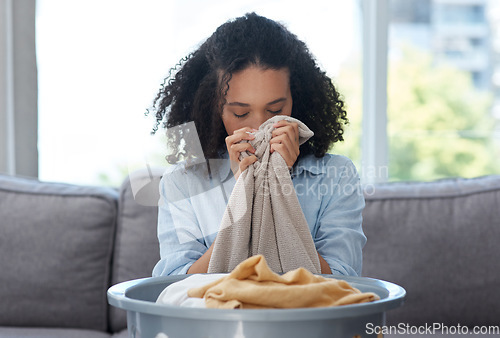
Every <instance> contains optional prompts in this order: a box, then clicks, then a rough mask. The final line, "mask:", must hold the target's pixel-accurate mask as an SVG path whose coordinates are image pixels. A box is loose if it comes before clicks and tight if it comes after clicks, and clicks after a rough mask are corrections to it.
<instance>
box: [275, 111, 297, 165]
mask: <svg viewBox="0 0 500 338" xmlns="http://www.w3.org/2000/svg"><path fill="white" fill-rule="evenodd" d="M273 127H275V128H276V129H275V130H273V134H272V135H273V137H272V138H271V141H270V142H269V143H270V144H271V153H273V152H275V151H277V152H278V153H279V154H281V156H282V157H283V159H284V160H285V162H286V164H287V166H288V169H291V168H292V167H293V164H294V163H295V161H297V158H298V157H299V154H300V151H299V125H298V124H297V123H295V122H288V121H285V120H281V121H278V122H276V123H275V124H274V125H273Z"/></svg>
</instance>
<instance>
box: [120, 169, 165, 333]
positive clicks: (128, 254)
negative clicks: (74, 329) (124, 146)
mask: <svg viewBox="0 0 500 338" xmlns="http://www.w3.org/2000/svg"><path fill="white" fill-rule="evenodd" d="M160 178H161V172H159V173H156V175H154V176H153V177H151V176H150V172H149V171H137V172H134V173H132V174H131V175H130V176H129V178H128V179H126V180H125V181H124V182H123V184H122V186H121V188H120V200H119V206H118V228H117V231H116V243H115V249H114V259H113V270H112V284H113V285H114V284H117V283H120V282H123V281H127V280H132V279H137V278H142V277H151V273H152V271H153V267H154V266H155V264H156V263H157V262H158V260H159V259H160V249H159V244H158V238H157V235H156V233H157V230H156V229H157V222H158V199H159V196H160V195H159V179H160ZM110 311H111V317H110V318H111V330H112V331H113V332H117V331H120V330H122V329H124V328H125V327H126V325H127V317H126V312H125V311H124V310H121V309H118V308H116V307H111V310H110Z"/></svg>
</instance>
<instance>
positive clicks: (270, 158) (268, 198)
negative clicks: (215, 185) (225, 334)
mask: <svg viewBox="0 0 500 338" xmlns="http://www.w3.org/2000/svg"><path fill="white" fill-rule="evenodd" d="M282 119H286V120H287V121H289V122H297V123H298V125H299V144H302V143H304V142H306V141H307V140H308V139H309V138H310V137H312V136H313V135H314V134H313V132H312V131H311V130H310V129H309V128H307V126H306V125H305V124H304V123H302V122H300V121H299V120H297V119H294V118H292V117H289V116H282V115H280V116H275V117H273V118H271V119H269V120H267V121H266V122H264V123H263V124H262V125H261V126H260V127H259V130H258V131H257V132H256V133H255V139H253V140H252V141H250V143H251V144H252V146H253V147H254V148H255V150H256V151H255V155H256V156H257V158H258V160H257V161H256V162H255V163H254V164H252V165H250V166H249V167H248V169H247V170H245V171H243V173H242V174H241V175H240V177H239V179H238V181H237V182H236V184H235V186H234V189H233V192H232V193H231V197H230V198H229V201H228V205H227V207H226V211H225V213H224V216H223V218H222V222H221V225H220V230H219V233H218V235H217V238H216V240H215V244H214V249H213V252H212V256H211V259H210V263H209V266H208V272H209V273H216V272H230V271H231V270H233V269H234V268H235V267H236V266H237V265H238V264H239V263H241V262H242V261H243V260H245V259H247V258H248V257H251V256H253V255H257V254H262V255H264V256H265V257H266V260H267V262H268V263H269V266H270V267H271V269H272V270H273V271H274V272H278V273H282V272H287V271H290V270H293V269H296V268H299V267H303V268H305V269H307V270H309V271H311V272H313V273H320V272H321V269H320V264H319V258H318V254H317V251H316V247H315V246H314V242H313V239H312V236H311V232H310V230H309V227H308V225H307V221H306V219H305V216H304V213H303V212H302V209H301V206H300V204H299V200H298V198H297V195H296V193H295V189H294V187H293V183H292V180H291V177H290V173H289V170H288V167H287V164H286V162H285V160H284V159H283V157H282V156H281V155H280V154H279V153H278V152H277V151H275V152H273V153H272V154H271V153H270V144H269V141H270V140H271V138H272V132H273V130H274V127H273V124H274V123H276V122H278V121H279V120H282ZM241 156H242V158H243V157H246V156H249V154H248V153H246V152H242V153H241Z"/></svg>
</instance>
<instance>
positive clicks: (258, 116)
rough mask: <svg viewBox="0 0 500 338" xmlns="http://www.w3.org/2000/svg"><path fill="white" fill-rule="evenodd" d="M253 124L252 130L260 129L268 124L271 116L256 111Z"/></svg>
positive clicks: (264, 112)
mask: <svg viewBox="0 0 500 338" xmlns="http://www.w3.org/2000/svg"><path fill="white" fill-rule="evenodd" d="M253 117H254V118H253V119H252V122H251V126H250V127H251V128H254V129H259V127H260V125H261V124H263V123H264V122H266V121H267V120H268V119H269V118H270V117H271V116H269V114H268V113H267V112H266V111H256V112H255V113H254V116H253Z"/></svg>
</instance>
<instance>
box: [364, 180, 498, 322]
mask: <svg viewBox="0 0 500 338" xmlns="http://www.w3.org/2000/svg"><path fill="white" fill-rule="evenodd" d="M365 195H366V208H365V210H364V214H363V217H364V222H363V227H364V231H365V233H366V236H367V238H368V242H367V244H366V246H365V249H364V253H363V256H364V258H363V265H364V266H363V275H364V276H370V277H375V278H379V279H384V280H389V281H392V282H395V283H396V284H399V285H401V286H402V287H404V288H405V289H406V291H407V298H406V303H405V305H404V306H403V307H402V308H400V309H397V310H393V311H390V312H389V313H388V314H387V320H388V323H389V324H397V323H410V324H413V325H425V323H427V324H429V323H442V324H444V325H456V324H460V325H466V326H474V325H499V324H500V320H499V318H500V307H499V306H498V304H500V292H498V286H499V285H500V269H498V266H499V265H498V257H500V245H498V240H499V239H500V176H486V177H479V178H473V179H446V180H441V181H436V182H425V183H422V182H421V183H389V184H383V185H377V186H375V187H366V188H365Z"/></svg>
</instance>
